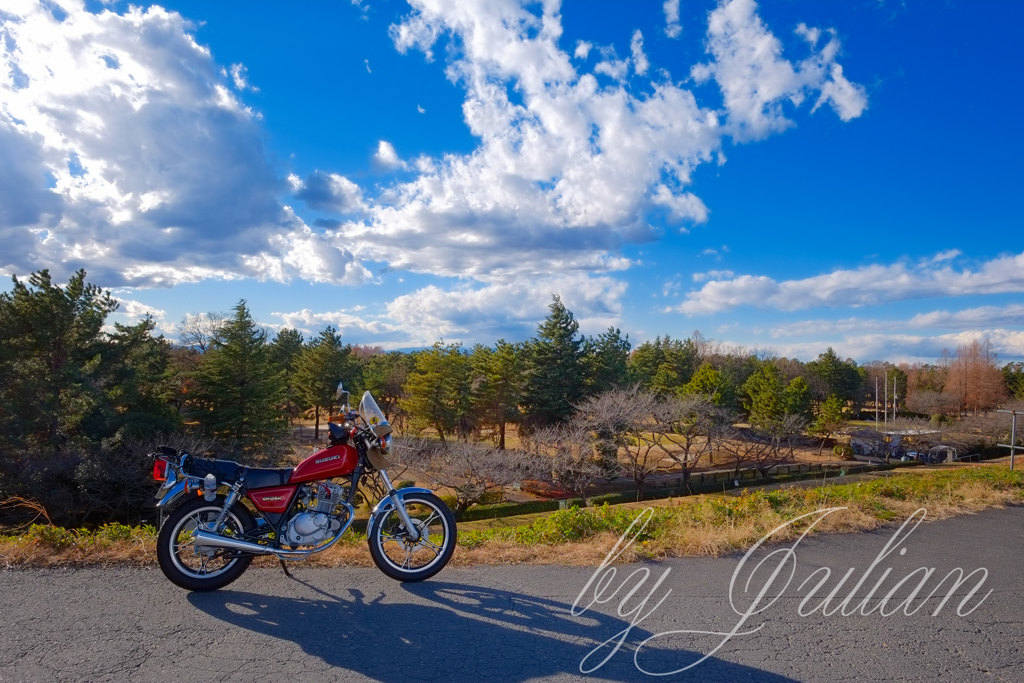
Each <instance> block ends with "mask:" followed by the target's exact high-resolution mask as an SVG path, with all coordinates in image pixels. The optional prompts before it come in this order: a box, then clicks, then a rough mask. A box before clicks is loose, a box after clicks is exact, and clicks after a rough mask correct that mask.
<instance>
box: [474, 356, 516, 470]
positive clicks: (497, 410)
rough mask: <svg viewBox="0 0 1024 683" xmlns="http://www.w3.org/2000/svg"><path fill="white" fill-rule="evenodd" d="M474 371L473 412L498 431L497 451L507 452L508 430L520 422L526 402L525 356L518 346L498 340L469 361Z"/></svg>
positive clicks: (481, 420) (480, 419) (483, 422)
mask: <svg viewBox="0 0 1024 683" xmlns="http://www.w3.org/2000/svg"><path fill="white" fill-rule="evenodd" d="M470 362H471V365H472V368H473V394H472V403H473V410H474V412H475V413H476V415H477V419H478V420H479V421H480V422H481V423H482V424H486V425H493V426H494V427H495V428H496V429H497V430H498V448H499V449H501V450H504V449H505V427H506V425H507V424H508V423H509V422H517V421H518V420H519V403H520V402H521V401H522V398H523V387H524V382H523V353H522V347H521V346H520V345H519V344H509V343H508V342H506V341H505V340H504V339H499V340H498V343H497V344H495V346H494V348H493V349H491V348H490V347H487V346H483V345H482V344H478V345H477V346H476V347H474V349H473V355H472V356H471V357H470Z"/></svg>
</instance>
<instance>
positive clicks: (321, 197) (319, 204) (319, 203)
mask: <svg viewBox="0 0 1024 683" xmlns="http://www.w3.org/2000/svg"><path fill="white" fill-rule="evenodd" d="M288 181H289V183H290V184H291V187H292V193H293V194H294V195H295V198H296V199H299V200H301V201H303V202H305V203H306V204H307V205H308V206H309V208H311V209H314V210H316V211H330V212H333V213H358V212H362V211H365V210H366V205H365V204H364V202H363V191H362V190H361V189H360V188H359V186H358V185H356V184H355V183H353V182H352V181H351V180H349V179H348V178H346V177H345V176H341V175H338V174H337V173H324V172H322V171H314V172H313V173H311V174H310V175H309V176H307V177H306V179H305V180H300V179H299V178H298V177H297V176H295V175H291V176H289V177H288Z"/></svg>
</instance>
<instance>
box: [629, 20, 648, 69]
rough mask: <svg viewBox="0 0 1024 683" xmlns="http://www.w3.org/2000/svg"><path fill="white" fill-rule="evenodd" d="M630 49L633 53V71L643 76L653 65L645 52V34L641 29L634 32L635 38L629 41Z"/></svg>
mask: <svg viewBox="0 0 1024 683" xmlns="http://www.w3.org/2000/svg"><path fill="white" fill-rule="evenodd" d="M629 51H630V53H632V55H633V71H635V72H636V75H637V76H643V75H644V74H645V73H647V69H648V68H649V67H650V66H651V63H650V61H648V59H647V55H646V54H644V36H643V34H642V33H640V29H637V30H636V31H634V32H633V38H632V40H630V41H629Z"/></svg>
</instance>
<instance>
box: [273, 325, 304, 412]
mask: <svg viewBox="0 0 1024 683" xmlns="http://www.w3.org/2000/svg"><path fill="white" fill-rule="evenodd" d="M304 343H305V340H304V339H303V338H302V333H301V332H299V331H298V330H296V329H292V328H290V327H282V328H281V329H280V330H278V332H277V336H275V337H274V341H272V342H271V343H270V357H271V359H272V360H273V361H274V363H275V364H276V365H277V366H278V368H280V369H281V370H284V377H285V383H286V385H287V386H288V398H287V400H286V401H285V406H284V412H285V414H286V415H287V416H288V420H289V422H291V420H293V419H294V418H295V417H297V416H298V414H299V412H300V409H299V404H300V403H301V400H300V399H299V397H298V395H297V394H296V392H295V382H294V376H295V362H296V361H297V360H298V358H299V354H301V353H302V347H303V345H304Z"/></svg>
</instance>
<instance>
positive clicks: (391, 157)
mask: <svg viewBox="0 0 1024 683" xmlns="http://www.w3.org/2000/svg"><path fill="white" fill-rule="evenodd" d="M373 160H374V161H376V162H377V163H378V164H380V165H381V166H384V167H386V168H406V163H405V162H404V161H402V160H401V159H400V158H399V157H398V152H396V151H395V147H394V145H392V144H391V143H390V142H388V141H387V140H381V141H380V142H379V143H378V144H377V153H376V154H374V155H373Z"/></svg>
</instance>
